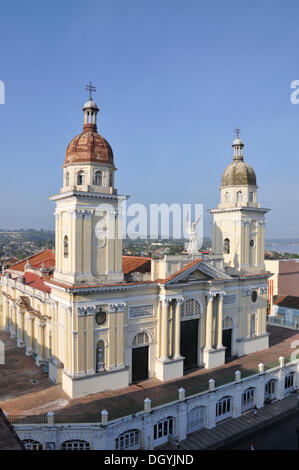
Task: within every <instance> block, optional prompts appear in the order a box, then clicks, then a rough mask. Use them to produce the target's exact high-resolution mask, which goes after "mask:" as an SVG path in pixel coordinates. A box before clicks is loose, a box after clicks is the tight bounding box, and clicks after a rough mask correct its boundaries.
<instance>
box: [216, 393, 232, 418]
mask: <svg viewBox="0 0 299 470" xmlns="http://www.w3.org/2000/svg"><path fill="white" fill-rule="evenodd" d="M231 413H232V398H231V397H223V398H221V399H220V400H219V401H218V402H217V403H216V421H220V420H222V419H225V418H228V417H229V416H231Z"/></svg>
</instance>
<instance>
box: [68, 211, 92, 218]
mask: <svg viewBox="0 0 299 470" xmlns="http://www.w3.org/2000/svg"><path fill="white" fill-rule="evenodd" d="M68 215H69V216H70V217H71V218H72V219H83V218H84V219H91V218H92V216H93V211H92V210H87V209H74V210H71V211H68Z"/></svg>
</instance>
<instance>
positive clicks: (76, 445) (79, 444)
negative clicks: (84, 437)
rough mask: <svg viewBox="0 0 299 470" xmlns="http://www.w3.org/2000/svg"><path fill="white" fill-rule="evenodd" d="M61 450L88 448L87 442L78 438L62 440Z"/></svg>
mask: <svg viewBox="0 0 299 470" xmlns="http://www.w3.org/2000/svg"><path fill="white" fill-rule="evenodd" d="M61 449H62V450H90V445H89V442H87V441H81V440H80V439H73V440H71V441H64V442H63V443H62V444H61Z"/></svg>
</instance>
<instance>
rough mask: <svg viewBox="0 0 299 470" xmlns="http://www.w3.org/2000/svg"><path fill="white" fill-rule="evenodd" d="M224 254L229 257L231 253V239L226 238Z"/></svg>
mask: <svg viewBox="0 0 299 470" xmlns="http://www.w3.org/2000/svg"><path fill="white" fill-rule="evenodd" d="M223 252H224V254H225V255H228V254H229V252H230V241H229V238H225V239H224V242H223Z"/></svg>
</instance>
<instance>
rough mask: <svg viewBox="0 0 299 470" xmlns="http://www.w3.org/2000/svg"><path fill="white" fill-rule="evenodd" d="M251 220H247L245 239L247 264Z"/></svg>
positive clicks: (246, 261)
mask: <svg viewBox="0 0 299 470" xmlns="http://www.w3.org/2000/svg"><path fill="white" fill-rule="evenodd" d="M249 224H250V222H249V220H245V240H244V248H245V264H247V265H248V264H249V262H250V260H249Z"/></svg>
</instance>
